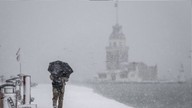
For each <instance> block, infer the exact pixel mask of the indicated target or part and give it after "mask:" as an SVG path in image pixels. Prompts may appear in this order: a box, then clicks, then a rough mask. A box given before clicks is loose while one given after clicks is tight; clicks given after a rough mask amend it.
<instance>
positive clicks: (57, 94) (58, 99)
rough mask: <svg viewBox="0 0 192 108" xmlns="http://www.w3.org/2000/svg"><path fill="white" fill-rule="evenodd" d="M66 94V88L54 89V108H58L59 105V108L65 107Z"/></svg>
mask: <svg viewBox="0 0 192 108" xmlns="http://www.w3.org/2000/svg"><path fill="white" fill-rule="evenodd" d="M64 92H65V86H63V87H62V88H60V89H58V88H54V87H53V99H52V100H53V106H54V107H55V106H57V103H58V108H62V107H63V96H64Z"/></svg>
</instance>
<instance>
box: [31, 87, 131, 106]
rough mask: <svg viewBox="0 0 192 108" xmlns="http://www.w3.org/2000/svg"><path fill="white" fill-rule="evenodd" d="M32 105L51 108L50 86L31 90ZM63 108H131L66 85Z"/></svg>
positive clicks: (81, 88) (84, 88)
mask: <svg viewBox="0 0 192 108" xmlns="http://www.w3.org/2000/svg"><path fill="white" fill-rule="evenodd" d="M31 92H32V94H31V95H32V97H34V98H35V101H34V102H33V104H37V107H38V108H52V87H51V84H39V85H38V86H37V87H34V88H32V91H31ZM64 108H133V107H129V106H126V105H124V104H121V103H119V102H117V101H115V100H112V99H108V98H105V97H103V96H100V95H98V94H96V93H94V92H93V90H92V89H90V88H86V87H80V86H75V85H66V89H65V96H64Z"/></svg>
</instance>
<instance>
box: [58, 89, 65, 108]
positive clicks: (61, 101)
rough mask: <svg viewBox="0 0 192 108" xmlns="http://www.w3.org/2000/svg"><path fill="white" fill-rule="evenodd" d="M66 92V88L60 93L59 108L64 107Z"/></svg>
mask: <svg viewBox="0 0 192 108" xmlns="http://www.w3.org/2000/svg"><path fill="white" fill-rule="evenodd" d="M64 92H65V86H64V87H63V88H62V90H61V92H60V93H59V105H58V108H62V107H63V96H64Z"/></svg>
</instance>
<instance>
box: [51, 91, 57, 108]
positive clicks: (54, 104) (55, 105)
mask: <svg viewBox="0 0 192 108" xmlns="http://www.w3.org/2000/svg"><path fill="white" fill-rule="evenodd" d="M58 97H59V93H58V91H57V89H56V88H53V98H52V100H53V108H56V107H57V100H58Z"/></svg>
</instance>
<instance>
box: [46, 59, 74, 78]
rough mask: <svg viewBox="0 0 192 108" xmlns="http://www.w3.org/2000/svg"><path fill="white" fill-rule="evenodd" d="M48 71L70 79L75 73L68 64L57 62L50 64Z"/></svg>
mask: <svg viewBox="0 0 192 108" xmlns="http://www.w3.org/2000/svg"><path fill="white" fill-rule="evenodd" d="M48 71H49V72H50V73H51V74H52V75H56V76H62V77H67V78H69V76H70V74H71V73H72V72H73V69H72V68H71V67H70V66H69V64H68V63H65V62H62V61H59V60H57V61H54V62H50V63H49V67H48Z"/></svg>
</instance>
